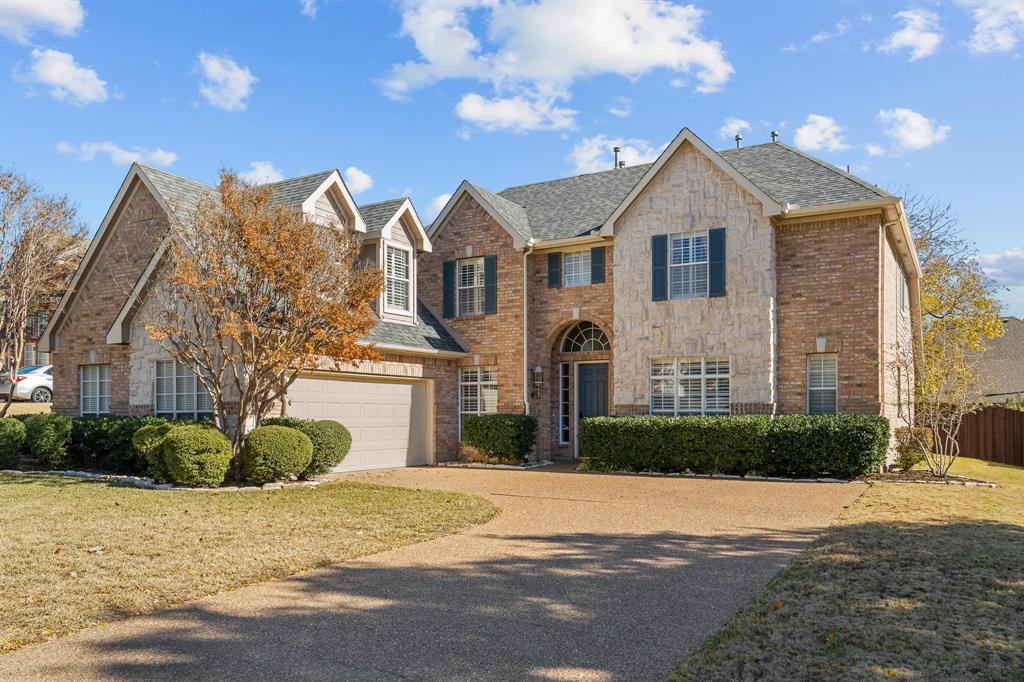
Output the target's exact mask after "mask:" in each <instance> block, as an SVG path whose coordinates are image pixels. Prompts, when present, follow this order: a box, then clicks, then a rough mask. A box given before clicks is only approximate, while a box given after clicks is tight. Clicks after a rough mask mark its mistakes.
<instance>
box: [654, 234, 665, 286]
mask: <svg viewBox="0 0 1024 682" xmlns="http://www.w3.org/2000/svg"><path fill="white" fill-rule="evenodd" d="M651 277H652V279H651V300H652V301H665V300H668V235H667V234H656V235H654V236H653V237H651Z"/></svg>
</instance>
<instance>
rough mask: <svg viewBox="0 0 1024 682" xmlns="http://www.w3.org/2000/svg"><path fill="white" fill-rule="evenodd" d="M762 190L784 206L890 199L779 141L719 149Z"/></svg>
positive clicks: (827, 164)
mask: <svg viewBox="0 0 1024 682" xmlns="http://www.w3.org/2000/svg"><path fill="white" fill-rule="evenodd" d="M718 153H719V154H720V155H721V156H722V158H723V159H725V160H726V161H728V162H729V164H730V165H731V166H732V167H733V168H735V169H736V170H738V171H739V172H740V173H741V174H742V175H743V176H744V177H746V178H747V179H748V180H750V181H751V182H752V183H754V185H756V186H757V187H758V188H759V189H760V190H761V191H762V192H764V193H765V194H767V195H768V196H769V197H771V198H772V199H774V200H775V202H776V203H778V204H781V205H782V206H785V205H786V204H787V203H788V204H799V205H800V207H801V208H812V207H817V206H828V205H830V204H845V203H848V202H853V201H870V200H873V199H891V198H893V196H892V195H891V194H888V193H887V192H884V191H882V190H881V189H879V188H878V187H876V186H875V185H872V184H871V183H869V182H867V181H866V180H862V179H860V178H858V177H856V176H854V175H850V174H849V173H846V172H844V171H843V170H840V169H839V168H837V167H835V166H833V165H832V164H830V163H826V162H824V161H821V160H820V159H815V158H814V157H812V156H808V155H807V154H804V153H803V152H801V151H799V150H797V149H793V148H792V147H790V146H789V145H785V144H783V143H781V142H768V143H765V144H757V145H753V146H751V147H740V148H739V149H725V150H722V151H720V152H718Z"/></svg>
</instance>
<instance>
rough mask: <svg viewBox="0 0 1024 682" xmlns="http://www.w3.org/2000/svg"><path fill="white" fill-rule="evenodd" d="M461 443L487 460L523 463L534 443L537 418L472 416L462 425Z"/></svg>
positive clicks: (522, 415)
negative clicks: (489, 458) (473, 449)
mask: <svg viewBox="0 0 1024 682" xmlns="http://www.w3.org/2000/svg"><path fill="white" fill-rule="evenodd" d="M462 440H463V442H464V443H466V444H467V445H472V446H473V447H474V448H476V449H477V450H479V451H480V452H481V453H483V454H484V455H486V456H487V457H491V458H494V459H497V460H503V461H515V462H522V461H524V460H525V459H526V458H527V457H528V456H529V454H530V451H532V450H533V446H534V443H536V441H537V418H536V417H531V416H528V415H524V414H475V415H471V416H468V417H466V418H465V419H464V420H463V422H462Z"/></svg>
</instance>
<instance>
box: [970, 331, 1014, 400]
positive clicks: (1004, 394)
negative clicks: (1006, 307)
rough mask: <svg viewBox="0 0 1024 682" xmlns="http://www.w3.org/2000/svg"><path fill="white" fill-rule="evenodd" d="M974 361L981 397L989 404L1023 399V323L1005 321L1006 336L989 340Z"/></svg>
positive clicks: (1004, 333) (1004, 334) (1004, 332)
mask: <svg viewBox="0 0 1024 682" xmlns="http://www.w3.org/2000/svg"><path fill="white" fill-rule="evenodd" d="M974 359H975V361H976V362H977V364H978V378H979V380H980V382H981V392H982V395H984V396H985V397H986V398H987V399H988V400H992V401H994V402H1003V401H1004V400H1006V399H1008V398H1013V397H1016V396H1018V395H1024V320H1021V319H1020V318H1019V317H1005V318H1003V335H1002V336H1000V337H999V338H995V339H986V340H985V342H984V349H983V350H982V351H981V352H980V353H976V354H975V355H974Z"/></svg>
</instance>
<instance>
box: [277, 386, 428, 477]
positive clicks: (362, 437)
mask: <svg viewBox="0 0 1024 682" xmlns="http://www.w3.org/2000/svg"><path fill="white" fill-rule="evenodd" d="M426 395H427V393H426V385H425V384H424V383H423V382H404V383H403V382H391V381H373V380H362V379H354V378H338V379H325V378H313V377H300V378H299V379H297V380H296V381H295V383H294V384H293V385H292V387H291V388H290V389H289V390H288V401H289V405H288V414H290V415H292V416H295V417H300V418H304V419H334V420H336V421H338V422H340V423H341V424H343V425H345V427H347V428H348V430H349V431H350V432H351V433H352V449H351V450H350V451H349V454H348V456H347V457H346V458H345V460H344V461H343V462H342V463H341V465H340V466H339V467H337V468H336V469H335V471H355V470H358V469H371V468H384V467H401V466H415V465H420V464H426V462H427V443H428V435H429V429H428V424H427V419H426V415H427V405H426Z"/></svg>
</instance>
